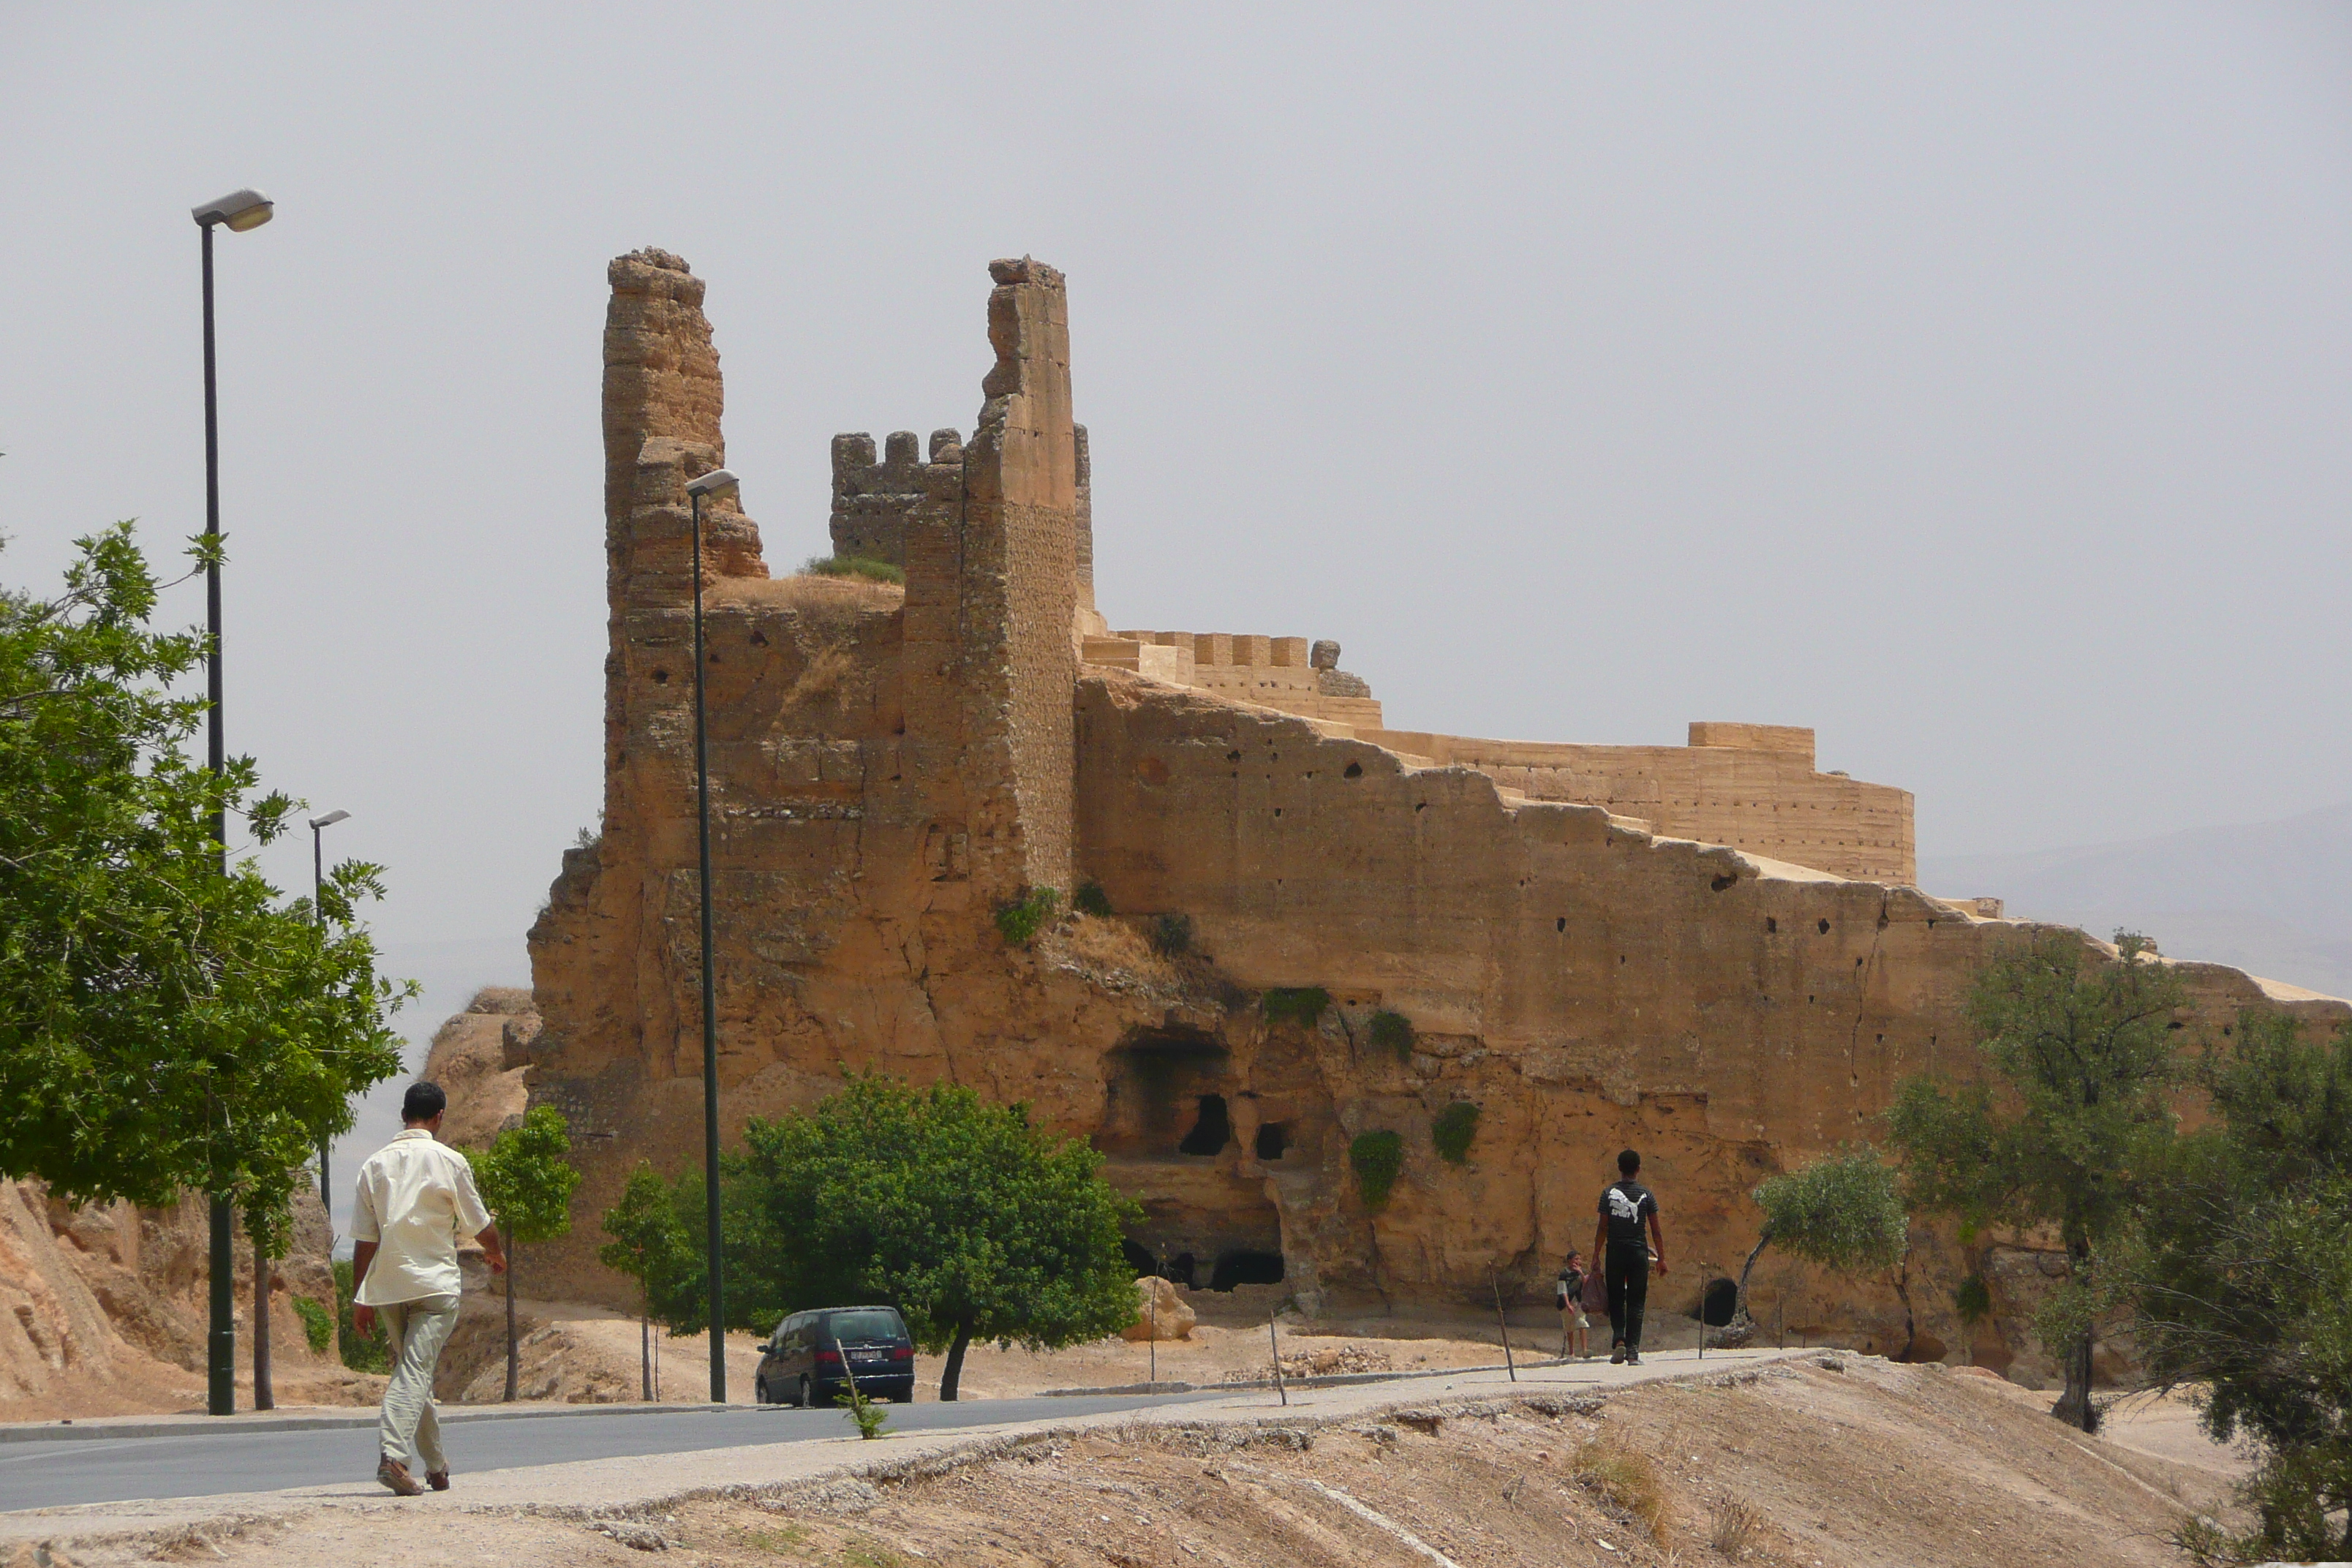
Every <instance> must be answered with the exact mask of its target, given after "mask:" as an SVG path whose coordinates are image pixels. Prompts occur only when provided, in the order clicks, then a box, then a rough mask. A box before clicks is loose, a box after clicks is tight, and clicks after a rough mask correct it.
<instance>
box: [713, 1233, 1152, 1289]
mask: <svg viewBox="0 0 2352 1568" xmlns="http://www.w3.org/2000/svg"><path fill="white" fill-rule="evenodd" d="M722 1234H723V1233H722ZM1118 1249H1119V1251H1121V1252H1123V1253H1125V1254H1126V1255H1127V1266H1128V1267H1129V1268H1131V1269H1133V1270H1134V1271H1135V1277H1136V1278H1137V1279H1143V1278H1144V1277H1145V1276H1147V1275H1151V1274H1157V1273H1159V1272H1160V1260H1159V1259H1158V1258H1154V1257H1152V1256H1151V1252H1150V1248H1148V1247H1140V1246H1138V1245H1137V1244H1136V1242H1135V1241H1134V1239H1133V1238H1132V1237H1124V1236H1122V1237H1119V1238H1118Z"/></svg>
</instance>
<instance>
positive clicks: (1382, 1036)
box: [1371, 1010, 1412, 1062]
mask: <svg viewBox="0 0 2352 1568" xmlns="http://www.w3.org/2000/svg"><path fill="white" fill-rule="evenodd" d="M1371 1034H1372V1046H1373V1047H1374V1048H1375V1049H1377V1050H1383V1051H1394V1052H1395V1053H1396V1055H1397V1060H1399V1061H1401V1062H1402V1061H1410V1060H1412V1019H1410V1018H1408V1017H1406V1016H1404V1015H1403V1014H1402V1013H1391V1012H1388V1011H1385V1010H1383V1011H1381V1012H1378V1013H1375V1014H1373V1015H1372V1030H1371Z"/></svg>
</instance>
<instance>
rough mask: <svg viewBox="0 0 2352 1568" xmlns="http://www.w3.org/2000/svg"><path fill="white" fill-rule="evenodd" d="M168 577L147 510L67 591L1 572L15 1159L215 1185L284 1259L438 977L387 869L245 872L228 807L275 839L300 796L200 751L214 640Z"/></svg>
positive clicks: (109, 535) (5, 1034)
mask: <svg viewBox="0 0 2352 1568" xmlns="http://www.w3.org/2000/svg"><path fill="white" fill-rule="evenodd" d="M159 592H160V589H159V586H158V584H157V583H156V581H155V578H154V576H153V574H152V573H151V572H150V571H149V569H148V566H147V563H146V560H145V558H144V556H143V555H142V553H141V552H140V550H139V547H138V545H137V543H136V542H135V541H134V539H133V537H132V533H131V525H130V524H128V523H123V524H119V525H117V526H116V527H114V528H110V529H108V530H106V531H103V532H101V533H98V534H94V535H91V536H89V537H88V538H85V539H82V540H80V541H79V554H78V556H77V558H76V560H75V562H74V563H73V564H72V566H71V567H69V568H68V571H67V574H66V580H65V585H64V590H63V592H61V593H60V594H58V595H57V596H56V597H54V598H50V599H46V600H43V599H35V598H32V597H30V596H28V595H24V594H21V593H17V592H14V591H0V1175H6V1176H31V1177H37V1178H39V1179H40V1180H42V1181H43V1182H45V1183H47V1185H48V1188H49V1190H50V1192H51V1193H53V1194H55V1195H57V1196H58V1197H60V1198H64V1199H67V1200H68V1201H73V1202H88V1201H106V1200H110V1199H115V1198H127V1199H129V1200H131V1202H133V1203H138V1204H142V1205H161V1204H166V1203H169V1202H172V1201H173V1198H174V1197H175V1195H176V1194H178V1193H179V1192H180V1191H182V1190H183V1189H194V1190H195V1191H198V1192H202V1193H205V1194H211V1195H213V1196H215V1197H218V1198H224V1199H226V1200H228V1201H231V1202H233V1203H235V1204H236V1205H237V1206H238V1207H239V1208H240V1209H242V1210H243V1211H244V1214H245V1219H246V1225H247V1229H248V1231H249V1232H250V1233H251V1235H252V1236H253V1237H254V1239H255V1241H256V1242H257V1245H258V1246H259V1247H261V1249H262V1250H263V1251H265V1252H267V1253H268V1254H269V1255H271V1256H278V1255H282V1253H283V1252H284V1250H285V1247H286V1242H287V1237H288V1227H289V1216H288V1209H287V1205H288V1203H289V1199H290V1197H291V1195H292V1193H293V1190H294V1185H295V1183H296V1182H297V1181H298V1180H299V1179H300V1178H299V1172H300V1170H301V1168H302V1166H303V1165H304V1163H306V1162H307V1161H308V1160H309V1158H310V1153H311V1151H312V1150H314V1149H315V1148H317V1147H318V1146H319V1144H320V1143H321V1142H325V1141H326V1140H328V1139H330V1138H331V1137H333V1136H334V1135H335V1134H337V1133H340V1132H343V1131H349V1130H350V1128H351V1126H352V1110H351V1105H352V1099H353V1097H354V1096H356V1095H357V1094H359V1093H361V1092H362V1091H363V1090H364V1089H367V1088H368V1087H369V1086H370V1085H371V1084H374V1083H376V1082H379V1081H381V1080H382V1079H386V1078H389V1077H391V1076H392V1075H393V1074H394V1073H396V1072H398V1071H399V1070H400V1041H399V1039H398V1037H396V1036H394V1034H393V1032H392V1029H391V1027H390V1026H389V1022H388V1016H389V1015H390V1014H391V1013H392V1012H393V1011H394V1009H395V1008H396V1007H397V1006H398V1005H400V1003H401V1002H402V1001H404V999H405V998H406V997H407V996H408V995H411V994H414V987H409V988H405V989H398V990H396V989H395V988H394V986H392V985H391V984H388V983H387V982H385V981H383V980H381V979H379V978H377V976H376V973H375V954H374V950H373V946H372V945H371V943H370V942H369V940H368V937H367V935H366V933H365V932H364V931H362V930H361V929H360V927H359V926H358V925H357V923H356V922H355V920H354V916H353V910H354V907H355V905H356V903H357V901H358V900H359V899H360V898H362V896H370V897H380V896H381V895H382V893H383V886H382V882H381V880H380V873H379V871H378V868H375V867H373V866H370V865H366V864H364V863H362V862H356V861H350V862H345V863H344V864H342V865H340V866H337V867H336V868H334V869H333V871H332V872H331V873H330V874H329V876H328V878H327V879H326V885H325V888H324V890H323V896H322V897H321V899H320V906H321V907H320V910H319V911H318V913H319V914H320V916H322V917H323V918H321V919H319V920H317V921H314V920H313V918H312V910H311V909H310V900H307V899H304V900H291V901H289V900H285V899H283V898H282V896H281V895H280V894H279V892H278V889H276V888H274V887H272V886H271V885H270V884H269V882H268V880H267V879H264V878H263V877H262V875H261V873H260V871H259V870H258V869H257V868H256V867H255V866H254V864H253V863H252V862H251V861H250V860H246V861H240V862H237V863H235V864H233V865H231V866H230V867H229V868H228V870H227V873H226V875H224V874H223V873H222V871H221V868H220V855H221V845H220V843H219V841H218V840H217V839H216V838H215V836H214V832H213V827H212V818H213V815H214V813H215V811H218V812H220V813H221V814H223V816H224V818H225V819H226V820H229V821H235V820H237V819H242V821H243V822H244V824H245V826H246V829H247V832H248V833H249V834H250V836H251V837H252V839H253V841H255V842H257V843H263V844H266V843H268V842H269V841H271V840H272V839H274V838H276V837H278V835H279V834H280V833H282V832H283V831H285V829H286V827H287V826H288V824H289V820H290V816H291V813H292V812H293V811H294V809H295V807H296V805H297V803H295V802H294V801H291V800H289V798H287V797H286V796H285V795H276V794H273V795H261V796H258V797H257V796H256V794H255V791H256V788H257V769H256V767H255V765H254V763H253V761H252V759H251V758H248V757H237V758H234V759H231V760H230V761H229V762H228V763H227V765H226V769H225V771H224V772H223V773H220V774H219V775H217V776H215V774H214V773H212V772H211V771H210V769H209V768H208V767H207V766H206V765H205V763H202V762H198V761H194V760H192V759H191V758H190V757H189V755H188V752H187V745H188V742H189V741H190V739H191V737H192V736H193V735H194V732H195V731H196V728H197V726H198V725H199V724H200V723H202V721H203V719H204V715H205V702H204V701H203V700H201V699H198V698H194V697H178V696H173V695H172V694H171V691H170V689H169V688H170V686H171V683H172V682H173V681H174V680H177V679H181V678H183V677H184V676H187V675H188V674H190V673H191V672H193V671H194V669H195V668H197V667H198V666H199V665H201V663H202V662H203V658H204V654H205V647H206V643H205V638H204V637H202V636H201V635H199V634H197V633H194V632H157V631H154V630H152V629H150V627H149V626H148V621H149V618H150V617H151V616H152V614H153V613H154V609H155V605H156V603H157V596H158V594H159Z"/></svg>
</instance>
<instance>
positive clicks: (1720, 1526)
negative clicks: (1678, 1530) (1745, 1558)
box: [1706, 1498, 1764, 1563]
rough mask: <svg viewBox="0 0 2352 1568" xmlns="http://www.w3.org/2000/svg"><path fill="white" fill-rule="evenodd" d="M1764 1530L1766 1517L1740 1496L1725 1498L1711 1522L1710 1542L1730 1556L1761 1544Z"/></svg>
mask: <svg viewBox="0 0 2352 1568" xmlns="http://www.w3.org/2000/svg"><path fill="white" fill-rule="evenodd" d="M1763 1530H1764V1516H1763V1515H1762V1514H1759V1513H1758V1512H1757V1511H1756V1510H1754V1509H1752V1508H1750V1507H1748V1504H1746V1503H1745V1502H1742V1501H1741V1500H1739V1499H1738V1498H1725V1499H1723V1500H1721V1501H1720V1502H1717V1504H1716V1505H1715V1513H1714V1516H1713V1517H1712V1518H1711V1519H1710V1520H1709V1521H1708V1523H1707V1532H1706V1543H1707V1544H1708V1545H1709V1546H1712V1547H1713V1548H1715V1550H1716V1551H1717V1552H1721V1553H1723V1555H1724V1556H1726V1557H1728V1558H1730V1559H1731V1560H1732V1561H1733V1562H1735V1563H1736V1562H1738V1560H1739V1557H1740V1554H1741V1553H1742V1552H1746V1551H1747V1550H1748V1548H1749V1547H1750V1546H1753V1545H1756V1544H1758V1542H1759V1537H1760V1536H1761V1535H1762V1533H1763Z"/></svg>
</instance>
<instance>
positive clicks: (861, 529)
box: [832, 426, 963, 567]
mask: <svg viewBox="0 0 2352 1568" xmlns="http://www.w3.org/2000/svg"><path fill="white" fill-rule="evenodd" d="M962 480H963V437H961V435H959V434H958V433H957V432H956V431H955V429H954V428H953V427H951V426H950V427H943V428H940V429H938V430H934V431H932V432H931V442H930V457H929V460H928V461H926V460H925V459H924V458H923V456H922V451H921V447H920V446H919V442H918V440H917V437H916V435H915V433H914V432H913V431H912V430H893V431H892V432H890V434H889V435H888V437H886V438H885V439H884V441H883V444H882V452H881V455H880V456H879V457H878V458H877V456H876V455H875V451H874V437H872V436H871V435H868V434H867V433H866V432H865V431H862V430H860V431H855V432H851V433H849V434H845V435H840V436H835V437H834V438H833V519H832V533H833V552H834V553H835V555H855V556H858V557H860V558H862V559H864V560H867V561H887V562H888V563H890V564H891V565H893V566H899V567H903V566H905V565H906V563H907V520H908V516H909V515H910V514H911V513H912V512H913V511H914V510H915V509H916V508H917V507H918V506H919V505H921V504H922V501H923V498H924V497H925V496H927V495H929V494H931V493H933V491H934V490H935V489H940V488H950V489H951V488H957V487H960V486H961V484H962Z"/></svg>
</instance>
